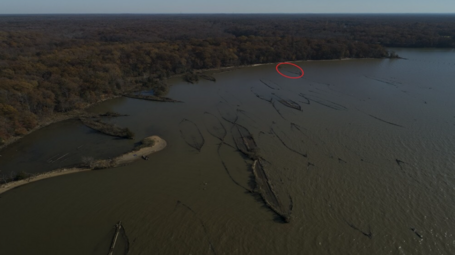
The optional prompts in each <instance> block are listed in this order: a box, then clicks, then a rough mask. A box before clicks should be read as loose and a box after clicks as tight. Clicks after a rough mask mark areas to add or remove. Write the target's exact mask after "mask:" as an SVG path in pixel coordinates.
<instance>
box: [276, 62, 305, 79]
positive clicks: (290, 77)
mask: <svg viewBox="0 0 455 255" xmlns="http://www.w3.org/2000/svg"><path fill="white" fill-rule="evenodd" d="M283 64H287V65H292V66H295V67H297V68H298V69H300V71H301V72H302V74H301V75H300V76H299V77H292V76H287V75H285V74H283V73H282V72H280V71H279V70H278V67H279V66H280V65H283ZM275 69H276V71H277V72H278V73H279V74H281V75H282V76H284V77H286V78H289V79H300V78H302V77H303V74H304V72H303V69H302V68H301V67H300V66H298V65H296V64H293V63H289V62H282V63H279V64H278V65H276V67H275Z"/></svg>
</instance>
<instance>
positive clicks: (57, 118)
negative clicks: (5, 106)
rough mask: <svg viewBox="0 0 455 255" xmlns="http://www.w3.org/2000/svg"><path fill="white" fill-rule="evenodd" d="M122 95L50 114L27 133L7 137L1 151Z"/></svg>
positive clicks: (0, 148) (0, 146)
mask: <svg viewBox="0 0 455 255" xmlns="http://www.w3.org/2000/svg"><path fill="white" fill-rule="evenodd" d="M119 97H121V96H117V95H115V96H109V97H106V98H103V99H100V100H98V101H97V102H95V103H93V104H89V105H87V106H86V107H85V108H84V109H80V110H73V111H70V112H62V113H56V114H54V115H52V116H49V117H48V118H46V119H44V120H43V121H42V122H41V123H39V124H38V125H36V127H34V128H33V129H31V130H29V131H28V132H27V133H26V134H25V135H21V136H12V137H10V138H9V139H6V140H5V141H4V143H3V144H2V145H0V152H1V151H2V150H3V149H6V148H7V147H8V146H9V145H11V144H13V143H15V142H17V141H19V140H20V139H22V138H24V137H26V136H27V135H29V134H31V133H33V132H35V131H38V130H40V129H42V128H44V127H47V126H49V125H52V124H55V123H58V122H61V121H65V120H70V119H76V118H78V117H79V115H80V114H81V113H83V112H84V110H85V109H87V108H89V107H91V106H93V105H96V104H99V103H102V102H104V101H107V100H111V99H115V98H119Z"/></svg>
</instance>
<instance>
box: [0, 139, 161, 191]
mask: <svg viewBox="0 0 455 255" xmlns="http://www.w3.org/2000/svg"><path fill="white" fill-rule="evenodd" d="M146 139H149V140H152V141H153V145H152V146H147V147H143V148H140V149H139V150H133V151H131V152H127V153H125V154H123V155H120V156H117V157H115V158H113V159H110V160H104V159H101V160H97V161H96V162H94V166H92V167H73V168H61V169H57V170H53V171H49V172H44V173H40V174H37V175H34V176H30V177H28V178H26V179H22V180H18V181H11V182H7V183H3V184H0V195H1V194H3V193H5V192H7V191H10V190H12V189H15V188H17V187H20V186H23V185H26V184H28V183H32V182H37V181H40V180H44V179H49V178H53V177H57V176H62V175H68V174H74V173H82V172H88V171H94V170H97V169H105V168H114V167H117V166H123V165H127V164H130V163H132V162H134V161H137V160H139V159H141V158H142V156H145V157H147V156H149V155H151V154H153V153H155V152H158V151H161V150H163V149H164V148H166V146H167V142H166V141H165V140H164V139H163V138H161V137H159V136H150V137H147V138H145V139H144V140H146ZM106 162H107V163H109V164H108V165H104V163H106ZM98 164H101V165H104V166H106V167H99V168H98V167H97V165H98Z"/></svg>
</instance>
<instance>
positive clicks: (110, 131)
mask: <svg viewBox="0 0 455 255" xmlns="http://www.w3.org/2000/svg"><path fill="white" fill-rule="evenodd" d="M79 119H80V120H81V122H82V123H84V125H86V126H87V127H89V128H91V129H94V130H96V131H99V132H101V133H103V134H107V135H111V136H117V137H122V138H128V139H133V137H134V133H133V132H132V131H131V130H130V129H129V128H121V127H118V126H117V125H114V124H109V123H105V122H102V121H101V120H100V119H93V118H85V117H80V118H79Z"/></svg>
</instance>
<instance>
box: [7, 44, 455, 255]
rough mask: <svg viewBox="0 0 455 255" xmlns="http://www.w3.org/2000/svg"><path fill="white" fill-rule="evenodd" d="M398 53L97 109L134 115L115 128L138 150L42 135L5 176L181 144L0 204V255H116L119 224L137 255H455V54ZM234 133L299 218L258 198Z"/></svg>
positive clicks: (225, 78) (100, 139) (262, 70)
mask: <svg viewBox="0 0 455 255" xmlns="http://www.w3.org/2000/svg"><path fill="white" fill-rule="evenodd" d="M396 51H397V53H398V54H399V55H400V56H402V57H405V58H407V60H401V59H400V60H388V59H385V60H370V59H369V60H348V61H308V62H299V63H298V65H299V66H300V67H302V68H303V70H304V71H305V76H304V77H303V78H302V79H298V80H291V79H286V78H284V77H282V76H280V75H279V74H277V72H276V71H275V65H265V66H257V67H250V68H243V69H238V70H234V71H230V72H224V73H218V74H215V77H216V79H217V82H211V81H199V83H198V84H195V85H191V84H187V83H185V82H182V81H181V80H180V79H179V78H174V79H171V80H170V83H171V84H173V86H172V88H171V90H170V93H169V95H168V96H169V97H171V98H174V99H178V100H182V101H183V102H184V103H157V102H150V101H143V100H136V99H130V98H119V99H114V100H110V101H107V102H104V103H101V104H99V105H96V106H94V107H92V108H91V111H93V112H103V111H107V110H109V111H117V112H120V113H123V114H128V115H129V116H127V117H119V118H112V119H109V120H108V121H110V122H113V123H116V124H118V125H120V126H126V127H129V128H130V129H131V130H133V132H134V133H135V134H136V135H135V139H134V140H118V139H113V138H111V137H108V136H104V135H102V134H98V133H96V132H93V131H90V129H88V128H85V127H83V126H82V125H81V124H80V123H79V122H77V121H67V122H62V123H58V124H55V125H51V126H49V127H47V128H44V129H42V130H39V131H37V132H35V133H34V134H32V135H30V136H28V137H26V138H24V139H22V140H21V141H20V142H19V143H16V144H14V145H13V146H11V147H9V148H8V149H6V150H4V151H2V152H1V154H2V158H1V161H0V165H1V167H2V169H5V170H4V171H5V172H6V171H14V170H16V171H18V170H19V169H20V170H23V171H28V172H41V171H46V170H49V169H54V168H55V167H57V166H58V167H61V166H66V165H71V164H76V163H77V162H79V161H80V159H81V157H82V156H92V157H95V158H107V157H111V156H113V155H117V154H120V153H123V152H124V151H128V150H130V149H131V148H132V147H133V146H134V143H136V142H138V141H140V140H141V139H142V138H143V137H146V136H150V135H159V136H161V137H163V138H164V139H165V140H166V141H167V143H168V147H166V149H165V150H163V151H161V152H158V153H156V154H154V155H152V156H151V157H150V158H149V160H148V161H138V162H136V163H134V164H132V165H128V166H123V167H118V168H115V169H107V170H100V171H93V172H87V173H80V174H74V175H67V176H61V177H56V178H53V179H47V180H43V181H40V182H36V183H31V184H29V185H26V186H23V187H20V188H17V189H15V190H12V191H10V192H7V193H4V194H2V195H0V226H1V228H0V247H1V249H2V254H106V253H107V251H108V248H109V245H110V238H111V237H112V235H113V226H114V224H115V223H116V222H117V221H119V220H121V221H122V222H123V225H124V227H125V230H126V234H127V236H128V239H129V243H130V254H453V253H455V238H454V234H455V224H454V223H453V221H452V218H453V216H455V215H454V212H455V195H454V191H455V174H454V173H453V169H454V166H455V157H454V156H453V152H454V151H455V135H454V134H455V133H454V132H453V130H454V128H455V112H454V110H453V109H455V100H453V95H455V88H454V86H453V81H454V80H455V52H454V51H453V50H419V49H416V50H401V49H397V50H396ZM281 71H282V72H283V73H285V74H287V75H296V74H294V73H295V72H298V70H296V69H293V67H291V66H283V68H282V69H281ZM261 80H262V82H261ZM264 83H265V84H264ZM266 84H268V85H269V86H267V85H266ZM272 93H273V94H272ZM256 94H257V95H260V96H261V97H262V99H261V98H258V97H257V96H256ZM264 98H265V99H267V100H268V99H269V98H272V99H273V101H272V103H270V102H267V101H266V100H263V99H264ZM279 100H292V101H294V102H296V103H298V104H299V105H300V107H301V110H297V109H293V108H289V107H287V106H286V105H285V104H282V103H280V102H279ZM207 113H210V114H207ZM207 116H212V117H213V116H214V117H216V118H208V117H207ZM183 119H187V120H189V121H191V123H194V126H193V125H190V126H189V125H187V124H185V125H182V124H181V123H182V120H183ZM231 122H235V123H237V124H240V125H242V126H244V127H246V128H247V129H248V130H249V132H250V133H251V134H252V135H253V137H254V138H255V141H256V143H257V146H258V148H259V151H258V154H259V155H260V156H262V157H263V158H264V159H265V160H267V161H268V162H269V164H270V165H269V166H268V168H267V174H268V175H269V178H270V180H271V182H272V184H273V186H274V187H275V190H276V192H277V194H278V196H280V197H281V198H283V197H286V195H287V194H289V195H290V196H291V197H292V201H293V205H294V206H293V210H292V221H291V223H288V224H286V223H283V222H281V221H280V219H279V218H278V217H277V215H276V214H275V213H274V212H273V211H271V210H270V209H268V208H267V207H266V206H265V205H264V203H263V202H262V201H261V200H260V199H259V198H258V197H257V196H253V195H252V194H250V193H248V192H247V191H246V190H245V188H246V189H249V188H251V187H250V186H249V185H250V184H251V163H252V161H251V160H249V159H247V158H246V157H244V156H242V155H241V154H240V153H239V152H238V151H236V150H235V149H234V148H233V147H235V143H234V141H233V136H232V134H233V132H232V128H233V125H234V124H232V123H231ZM220 123H221V124H220ZM220 125H221V126H222V127H220ZM186 126H189V127H188V128H187V127H186ZM195 127H196V129H199V131H200V134H201V135H202V137H203V142H202V143H203V145H202V149H201V150H200V152H199V151H198V150H197V149H195V148H194V147H191V146H190V145H189V144H188V141H189V143H190V144H192V143H194V144H199V145H200V144H201V139H200V137H199V135H197V133H198V131H195ZM223 128H224V129H225V130H226V136H225V137H224V140H223V141H224V143H223V144H221V145H219V144H220V137H223V134H224V131H223ZM182 129H183V130H182ZM234 133H235V132H234ZM182 134H183V135H182ZM214 134H215V135H214ZM80 145H84V147H81V148H78V146H80ZM65 153H68V155H67V156H65V157H64V158H62V159H60V160H58V161H56V162H49V158H51V157H52V156H53V155H55V154H58V155H57V158H58V157H60V156H59V155H60V154H61V155H64V154H65ZM63 160H65V161H63ZM223 163H224V165H225V166H226V169H227V170H226V169H225V168H224V166H223ZM11 169H12V170H11ZM413 229H414V230H413ZM123 242H126V241H125V240H123ZM118 254H121V253H120V251H118Z"/></svg>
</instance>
